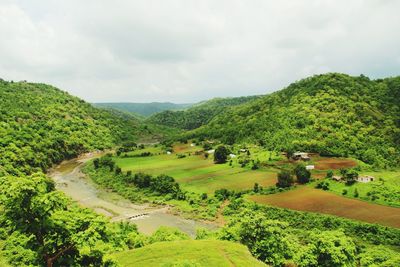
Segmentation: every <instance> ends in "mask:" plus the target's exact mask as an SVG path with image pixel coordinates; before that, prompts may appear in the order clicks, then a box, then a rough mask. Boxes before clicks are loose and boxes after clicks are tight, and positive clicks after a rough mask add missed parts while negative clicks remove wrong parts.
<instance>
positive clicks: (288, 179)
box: [276, 170, 293, 188]
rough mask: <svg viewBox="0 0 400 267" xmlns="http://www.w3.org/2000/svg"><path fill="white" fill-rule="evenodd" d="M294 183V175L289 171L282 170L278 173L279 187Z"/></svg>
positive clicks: (277, 184)
mask: <svg viewBox="0 0 400 267" xmlns="http://www.w3.org/2000/svg"><path fill="white" fill-rule="evenodd" d="M292 184H293V177H292V174H291V173H290V172H289V171H284V170H283V171H281V172H280V173H278V182H277V183H276V186H278V187H282V188H284V187H290V186H291V185H292Z"/></svg>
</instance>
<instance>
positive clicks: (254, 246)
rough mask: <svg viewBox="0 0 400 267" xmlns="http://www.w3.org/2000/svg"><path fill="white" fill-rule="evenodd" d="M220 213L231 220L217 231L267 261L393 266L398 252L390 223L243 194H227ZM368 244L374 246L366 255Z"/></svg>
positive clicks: (277, 263) (396, 231)
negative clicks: (293, 206) (252, 199)
mask: <svg viewBox="0 0 400 267" xmlns="http://www.w3.org/2000/svg"><path fill="white" fill-rule="evenodd" d="M224 214H225V215H227V216H230V218H231V220H230V221H229V223H228V224H227V225H226V226H225V227H224V228H223V229H222V231H221V232H220V233H219V235H218V237H219V238H221V239H226V240H233V241H240V242H242V243H243V244H246V245H247V246H248V247H249V250H250V251H251V252H252V254H253V255H254V256H256V257H257V258H259V259H262V260H263V261H265V262H266V263H270V264H271V265H272V266H283V265H284V266H292V265H294V266H359V263H360V262H375V263H378V262H385V263H390V264H387V265H377V266H396V265H393V264H392V263H395V262H396V261H398V260H399V257H400V254H399V253H398V252H395V250H392V249H390V246H395V247H398V246H399V245H400V243H399V240H400V239H399V237H400V230H399V229H395V228H389V227H384V226H379V225H372V224H368V223H361V222H356V221H352V220H348V219H343V218H339V217H334V216H329V215H323V214H313V213H308V212H298V211H291V210H287V209H280V208H274V207H269V206H260V205H258V204H254V203H249V202H247V201H244V200H243V199H236V200H232V201H231V203H230V204H229V205H228V206H227V207H226V208H225V211H224ZM356 244H357V245H356ZM377 245H379V246H377ZM379 248H384V249H382V250H379ZM371 250H376V252H373V253H372V255H371V256H370V257H368V256H369V255H368V254H367V252H368V251H371ZM378 251H381V253H382V254H381V255H379V253H378ZM361 266H364V265H361ZM365 266H367V265H365Z"/></svg>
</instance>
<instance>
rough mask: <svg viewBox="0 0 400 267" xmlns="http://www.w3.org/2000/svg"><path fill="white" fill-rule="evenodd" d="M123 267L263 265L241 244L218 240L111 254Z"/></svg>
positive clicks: (155, 246) (149, 247)
mask: <svg viewBox="0 0 400 267" xmlns="http://www.w3.org/2000/svg"><path fill="white" fill-rule="evenodd" d="M114 256H115V258H116V259H117V261H118V263H119V264H120V265H121V266H124V267H133V266H143V267H147V266H149V267H150V266H154V267H156V266H165V267H166V266H196V267H197V266H198V267H200V266H204V267H214V266H215V267H223V266H227V267H228V266H254V267H256V266H260V267H261V266H266V265H265V264H263V263H261V262H259V261H257V260H256V259H255V258H253V257H252V256H251V254H250V252H249V251H248V249H247V248H246V247H245V246H243V245H240V244H237V243H232V242H227V241H217V240H185V241H172V242H158V243H155V244H152V245H148V246H145V247H143V248H139V249H135V250H131V251H125V252H121V253H118V254H115V255H114Z"/></svg>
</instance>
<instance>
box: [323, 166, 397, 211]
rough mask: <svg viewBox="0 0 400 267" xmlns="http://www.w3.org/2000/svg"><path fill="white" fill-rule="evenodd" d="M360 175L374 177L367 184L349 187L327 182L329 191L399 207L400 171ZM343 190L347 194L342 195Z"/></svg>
mask: <svg viewBox="0 0 400 267" xmlns="http://www.w3.org/2000/svg"><path fill="white" fill-rule="evenodd" d="M360 175H370V176H373V177H375V181H373V182H369V183H354V184H353V185H351V186H347V185H345V183H342V182H336V181H329V190H330V191H332V192H334V193H336V194H338V195H344V196H345V197H349V198H355V191H356V190H357V192H358V197H357V198H359V199H362V200H364V201H368V202H373V203H377V204H381V205H389V206H393V207H400V171H380V172H361V173H360ZM344 190H345V191H347V193H345V194H344Z"/></svg>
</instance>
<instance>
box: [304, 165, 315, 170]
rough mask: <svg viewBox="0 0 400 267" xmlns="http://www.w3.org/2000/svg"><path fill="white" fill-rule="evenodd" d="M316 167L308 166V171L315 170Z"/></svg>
mask: <svg viewBox="0 0 400 267" xmlns="http://www.w3.org/2000/svg"><path fill="white" fill-rule="evenodd" d="M314 169H315V166H314V165H307V166H306V170H314Z"/></svg>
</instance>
